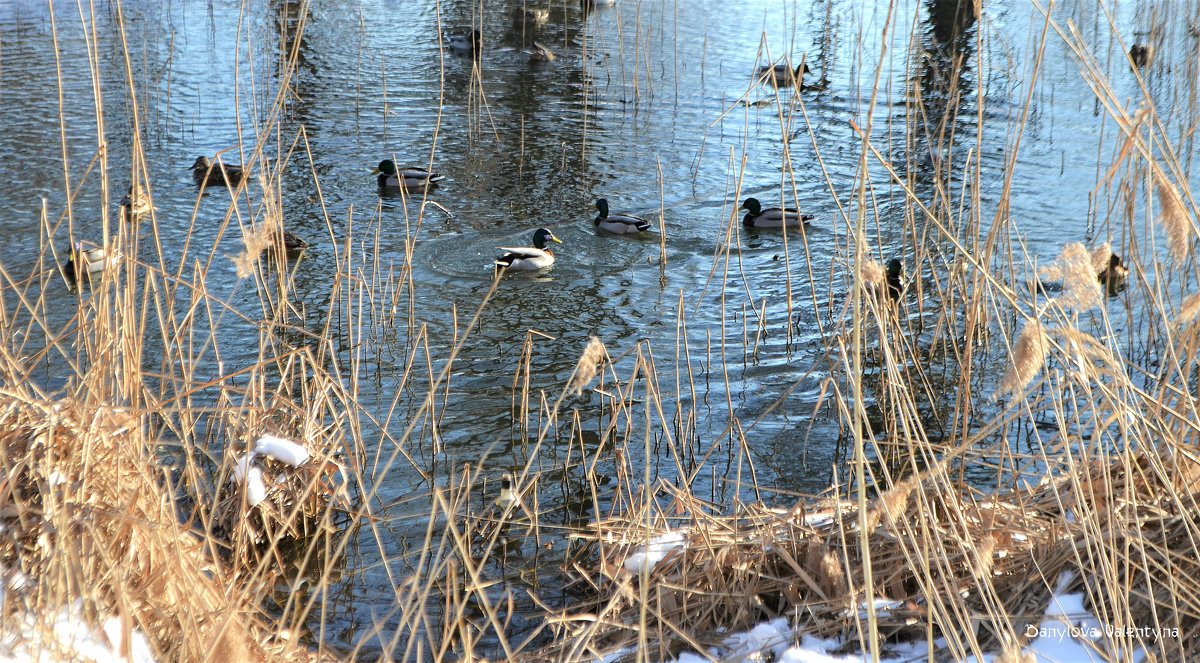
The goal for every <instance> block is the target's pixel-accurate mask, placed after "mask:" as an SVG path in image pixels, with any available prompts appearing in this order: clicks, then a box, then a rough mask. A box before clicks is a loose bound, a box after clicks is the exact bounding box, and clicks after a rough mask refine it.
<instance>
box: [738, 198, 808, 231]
mask: <svg viewBox="0 0 1200 663" xmlns="http://www.w3.org/2000/svg"><path fill="white" fill-rule="evenodd" d="M741 208H742V209H744V210H746V216H745V217H744V218H743V219H742V224H743V225H745V226H746V227H747V228H791V227H795V226H799V225H801V224H803V223H808V222H809V221H812V220H813V219H814V218H815V217H814V216H813V215H812V214H801V213H800V212H799V211H797V210H794V209H791V208H779V207H768V208H767V209H763V207H762V203H760V202H758V199H757V198H747V199H746V202H744V203H742V207H741Z"/></svg>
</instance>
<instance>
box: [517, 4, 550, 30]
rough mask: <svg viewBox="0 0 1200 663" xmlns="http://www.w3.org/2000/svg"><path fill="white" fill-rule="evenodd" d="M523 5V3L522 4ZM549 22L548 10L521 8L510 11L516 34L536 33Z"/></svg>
mask: <svg viewBox="0 0 1200 663" xmlns="http://www.w3.org/2000/svg"><path fill="white" fill-rule="evenodd" d="M523 4H524V2H522V5H523ZM549 20H550V10H548V9H530V8H529V7H525V6H521V7H514V8H513V11H512V25H513V30H515V31H517V32H530V33H533V32H537V31H538V30H539V29H541V28H542V26H544V25H546V23H547V22H548V21H549Z"/></svg>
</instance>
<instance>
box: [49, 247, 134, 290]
mask: <svg viewBox="0 0 1200 663" xmlns="http://www.w3.org/2000/svg"><path fill="white" fill-rule="evenodd" d="M120 259H121V252H120V251H113V252H111V253H109V251H108V250H107V249H105V248H104V247H102V246H101V247H96V248H91V249H85V248H83V242H75V246H73V247H71V250H70V251H68V252H67V261H66V262H65V263H63V266H62V273H63V276H64V277H66V279H67V280H68V281H70V282H71V283H78V282H80V281H82V280H83V279H90V278H91V277H92V275H93V274H99V273H100V272H103V271H104V270H106V269H109V268H111V267H115V266H116V265H117V262H118V261H120Z"/></svg>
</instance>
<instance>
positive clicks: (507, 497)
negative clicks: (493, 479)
mask: <svg viewBox="0 0 1200 663" xmlns="http://www.w3.org/2000/svg"><path fill="white" fill-rule="evenodd" d="M517 499H518V498H517V491H515V490H513V475H512V473H511V472H505V473H504V474H503V475H502V476H501V477H500V496H499V497H497V498H496V501H495V502H493V504H495V505H496V506H498V507H500V508H501V509H507V508H508V507H510V506H512V505H514V504H516V503H517Z"/></svg>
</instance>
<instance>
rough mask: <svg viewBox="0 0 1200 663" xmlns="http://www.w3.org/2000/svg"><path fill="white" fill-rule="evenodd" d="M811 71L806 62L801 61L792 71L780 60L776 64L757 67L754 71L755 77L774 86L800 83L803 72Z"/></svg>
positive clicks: (808, 72)
mask: <svg viewBox="0 0 1200 663" xmlns="http://www.w3.org/2000/svg"><path fill="white" fill-rule="evenodd" d="M811 73H812V70H811V69H809V68H808V63H807V62H801V63H800V64H798V65H796V70H795V71H792V69H791V68H790V67H788V66H787V64H786V63H783V62H781V63H779V64H776V65H764V66H762V67H759V68H758V72H757V73H755V78H758V79H760V80H762V81H765V82H767V83H770V84H771V85H774V86H775V87H792V86H793V85H797V84H800V81H801V80H803V77H804V74H811Z"/></svg>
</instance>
